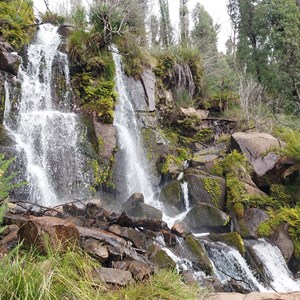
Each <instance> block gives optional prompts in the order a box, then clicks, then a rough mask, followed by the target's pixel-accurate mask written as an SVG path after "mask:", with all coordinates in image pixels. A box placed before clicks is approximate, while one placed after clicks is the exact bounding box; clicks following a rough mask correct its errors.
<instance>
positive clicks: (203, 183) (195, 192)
mask: <svg viewBox="0 0 300 300" xmlns="http://www.w3.org/2000/svg"><path fill="white" fill-rule="evenodd" d="M184 180H185V181H187V182H188V189H189V196H190V201H191V203H192V204H197V203H207V204H210V205H213V206H215V207H216V208H220V209H223V208H224V205H225V194H226V185H225V180H224V178H221V177H217V176H211V175H209V174H207V175H196V174H186V175H185V176H184Z"/></svg>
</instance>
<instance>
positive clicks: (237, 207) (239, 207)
mask: <svg viewBox="0 0 300 300" xmlns="http://www.w3.org/2000/svg"><path fill="white" fill-rule="evenodd" d="M233 211H234V213H235V215H236V216H237V218H238V219H241V218H242V217H243V216H244V213H245V208H244V205H243V204H242V203H239V202H237V203H234V204H233Z"/></svg>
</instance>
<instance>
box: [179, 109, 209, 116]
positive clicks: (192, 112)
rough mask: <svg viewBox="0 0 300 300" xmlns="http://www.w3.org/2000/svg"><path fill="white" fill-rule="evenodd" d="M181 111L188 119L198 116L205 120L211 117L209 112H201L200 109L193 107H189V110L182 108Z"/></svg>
mask: <svg viewBox="0 0 300 300" xmlns="http://www.w3.org/2000/svg"><path fill="white" fill-rule="evenodd" d="M180 111H181V113H182V114H183V115H184V116H186V117H192V116H197V117H199V118H200V119H205V118H207V117H208V115H209V111H208V110H200V109H195V108H193V107H189V108H183V107H180Z"/></svg>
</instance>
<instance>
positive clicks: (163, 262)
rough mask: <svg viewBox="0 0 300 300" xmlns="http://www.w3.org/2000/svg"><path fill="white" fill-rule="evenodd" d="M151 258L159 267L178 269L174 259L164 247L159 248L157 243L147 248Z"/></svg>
mask: <svg viewBox="0 0 300 300" xmlns="http://www.w3.org/2000/svg"><path fill="white" fill-rule="evenodd" d="M147 254H148V255H149V259H150V260H151V261H152V262H153V263H154V264H155V265H156V266H157V267H158V268H159V269H176V263H175V262H174V260H173V259H172V258H171V257H170V256H169V255H168V254H167V253H166V252H165V251H164V250H162V249H159V248H158V247H157V246H155V245H151V246H149V247H148V249H147Z"/></svg>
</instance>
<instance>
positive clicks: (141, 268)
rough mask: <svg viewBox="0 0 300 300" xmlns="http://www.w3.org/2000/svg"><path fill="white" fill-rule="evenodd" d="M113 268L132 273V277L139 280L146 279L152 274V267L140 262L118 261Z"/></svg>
mask: <svg viewBox="0 0 300 300" xmlns="http://www.w3.org/2000/svg"><path fill="white" fill-rule="evenodd" d="M113 267H114V268H116V269H120V270H125V271H130V273H131V274H132V276H133V277H134V278H135V279H137V280H143V279H146V278H148V277H149V276H150V275H151V273H152V269H151V267H150V266H149V265H147V264H145V263H143V262H140V261H117V262H113Z"/></svg>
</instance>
